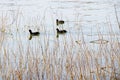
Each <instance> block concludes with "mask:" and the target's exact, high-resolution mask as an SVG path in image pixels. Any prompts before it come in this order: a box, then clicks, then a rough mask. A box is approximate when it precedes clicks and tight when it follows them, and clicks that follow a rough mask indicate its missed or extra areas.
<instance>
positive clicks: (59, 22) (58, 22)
mask: <svg viewBox="0 0 120 80" xmlns="http://www.w3.org/2000/svg"><path fill="white" fill-rule="evenodd" d="M56 24H57V25H59V24H64V21H63V20H58V19H56Z"/></svg>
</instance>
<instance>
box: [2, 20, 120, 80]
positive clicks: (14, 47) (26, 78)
mask: <svg viewBox="0 0 120 80" xmlns="http://www.w3.org/2000/svg"><path fill="white" fill-rule="evenodd" d="M18 21H19V20H18ZM3 24H4V23H3ZM16 24H17V23H15V25H16ZM19 24H20V23H19ZM18 26H19V25H17V28H19V27H18ZM44 27H45V26H44ZM2 28H6V26H4V27H2ZM111 29H112V28H111V26H110V28H109V30H110V32H111ZM45 31H46V30H45ZM81 32H82V30H81ZM98 33H99V32H98ZM55 34H56V33H55V31H54V35H55ZM26 35H27V37H25V36H26ZM26 35H24V36H23V33H22V34H21V32H20V31H19V29H18V31H17V32H15V35H12V36H13V37H6V36H8V35H7V34H6V33H4V32H2V31H1V32H0V36H1V37H0V78H1V79H2V80H119V79H120V78H119V76H120V55H119V53H120V43H119V40H118V39H116V41H112V37H115V36H117V35H116V34H114V35H111V34H109V36H110V39H109V40H110V41H109V43H107V44H92V43H86V41H84V34H78V35H77V36H80V37H77V38H76V39H75V38H74V37H73V36H72V33H68V34H67V35H59V38H56V37H53V41H51V38H50V36H49V35H46V34H41V35H40V36H39V37H35V38H33V39H32V40H31V41H29V40H28V35H29V34H26ZM24 37H25V38H24ZM61 37H62V38H61ZM98 37H99V38H101V37H103V35H102V34H100V33H99V34H98ZM115 38H116V37H115ZM117 38H118V37H117ZM76 40H77V41H76ZM96 45H97V46H96Z"/></svg>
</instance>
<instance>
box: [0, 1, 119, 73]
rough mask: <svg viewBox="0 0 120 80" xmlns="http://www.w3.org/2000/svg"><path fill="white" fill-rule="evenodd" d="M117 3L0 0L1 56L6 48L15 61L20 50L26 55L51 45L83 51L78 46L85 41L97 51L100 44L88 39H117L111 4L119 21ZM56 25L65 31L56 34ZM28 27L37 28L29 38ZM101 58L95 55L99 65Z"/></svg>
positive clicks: (50, 47)
mask: <svg viewBox="0 0 120 80" xmlns="http://www.w3.org/2000/svg"><path fill="white" fill-rule="evenodd" d="M119 3H120V1H119V0H114V1H113V0H100V1H99V0H80V1H79V0H36V1H34V0H6V1H5V0H0V25H1V26H0V30H1V31H0V36H1V37H2V38H0V39H1V40H0V41H1V45H2V46H1V47H0V50H1V51H0V53H1V56H4V53H5V52H8V53H10V54H9V55H11V54H12V55H11V56H9V58H10V59H11V57H14V58H16V63H18V62H19V56H21V54H23V53H24V55H27V54H28V53H29V51H32V53H34V54H35V55H37V54H39V53H48V52H47V51H51V52H54V51H53V50H54V48H56V47H61V48H59V49H58V50H56V51H58V52H57V53H62V52H64V45H66V46H67V47H66V49H68V50H65V51H66V52H64V53H67V51H68V53H69V50H70V49H72V52H71V53H78V52H77V51H79V52H82V51H83V50H82V49H81V48H82V47H84V45H82V46H81V44H84V43H85V44H87V48H88V50H95V51H98V50H99V49H98V47H100V46H101V45H99V44H93V43H90V42H91V41H94V40H95V41H96V40H99V39H103V40H107V41H109V42H117V41H119V39H120V36H119V26H118V22H117V19H116V14H115V8H114V5H115V7H116V9H117V17H118V20H119V23H120V8H119V7H120V5H119ZM56 19H61V20H64V21H65V24H63V25H60V26H56ZM57 27H58V28H60V29H66V30H67V31H68V32H67V33H66V34H64V35H59V37H58V38H57V33H56V28H57ZM29 29H31V30H32V31H39V32H40V36H33V37H32V39H31V40H29V37H30V34H29ZM2 40H3V42H2ZM109 42H108V43H106V44H102V47H103V48H104V47H106V46H108V45H109ZM42 50H44V51H43V52H42ZM103 50H104V49H103ZM108 51H109V46H108ZM93 53H94V51H93ZM103 53H104V51H103ZM13 54H17V56H16V55H15V56H14V55H13ZM30 55H31V54H30ZM39 55H42V54H39ZM47 55H50V54H47ZM51 55H52V53H51ZM57 55H59V54H57ZM72 55H73V56H75V55H76V54H72ZM62 56H63V54H62ZM26 57H27V56H25V60H26ZM57 57H58V58H59V57H61V55H59V56H57ZM65 57H66V55H65ZM23 59H24V58H23ZM104 59H105V58H104V57H100V59H98V60H101V65H104V64H105V60H106V59H105V60H104ZM3 61H4V60H3ZM3 61H1V62H3ZM83 61H84V59H83ZM14 62H15V61H14V59H13V60H11V63H13V67H15V63H14ZM90 62H92V61H90ZM64 63H65V60H63V64H64ZM93 63H94V62H93ZM108 63H109V60H108ZM17 66H19V65H17ZM56 71H57V70H56Z"/></svg>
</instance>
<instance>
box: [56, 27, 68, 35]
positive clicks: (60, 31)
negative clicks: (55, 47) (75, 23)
mask: <svg viewBox="0 0 120 80" xmlns="http://www.w3.org/2000/svg"><path fill="white" fill-rule="evenodd" d="M56 30H57V33H59V34H64V33H67V31H66V30H59V29H58V28H57V29H56Z"/></svg>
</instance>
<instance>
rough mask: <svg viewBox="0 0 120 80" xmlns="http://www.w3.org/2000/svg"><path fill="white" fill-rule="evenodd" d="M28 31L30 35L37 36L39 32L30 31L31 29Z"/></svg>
mask: <svg viewBox="0 0 120 80" xmlns="http://www.w3.org/2000/svg"><path fill="white" fill-rule="evenodd" d="M29 32H30V35H32V36H37V35H39V34H40V33H39V32H32V30H29Z"/></svg>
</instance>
